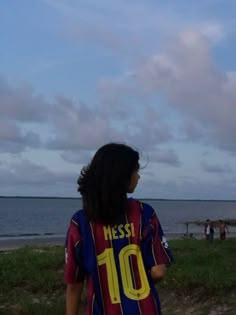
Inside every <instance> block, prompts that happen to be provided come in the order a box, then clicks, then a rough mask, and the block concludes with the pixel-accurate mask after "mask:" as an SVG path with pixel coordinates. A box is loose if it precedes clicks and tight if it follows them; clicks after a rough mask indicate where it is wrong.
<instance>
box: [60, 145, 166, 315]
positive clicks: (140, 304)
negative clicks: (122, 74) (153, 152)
mask: <svg viewBox="0 0 236 315" xmlns="http://www.w3.org/2000/svg"><path fill="white" fill-rule="evenodd" d="M139 178H140V176H139V153H138V152H137V151H135V150H134V149H132V148H131V147H129V146H127V145H125V144H118V143H110V144H106V145H104V146H102V147H101V148H100V149H99V150H98V151H97V152H96V153H95V155H94V157H93V159H92V161H91V163H90V164H88V165H87V166H86V167H84V168H83V169H82V171H81V174H80V177H79V179H78V191H79V192H80V193H81V195H82V201H83V209H81V210H79V211H78V212H76V213H75V214H74V216H73V217H72V220H71V222H70V226H69V229H68V232H67V238H66V248H65V249H66V265H65V274H64V278H65V283H66V284H67V290H66V315H78V310H79V308H80V307H81V292H82V289H83V284H84V282H85V283H86V286H87V288H86V298H87V302H86V310H85V314H91V315H92V314H94V315H95V314H116V315H118V314H120V315H122V314H130V315H132V314H133V315H134V314H153V315H157V314H158V315H160V314H161V308H160V301H159V298H158V295H157V292H156V288H155V283H156V282H158V281H160V280H161V279H162V278H163V277H164V275H165V273H166V269H167V267H168V266H169V265H170V264H171V262H172V255H171V252H170V249H169V247H168V243H167V241H166V239H165V237H164V234H163V231H162V227H161V224H160V222H159V220H158V218H157V216H156V214H155V211H154V209H153V208H152V207H151V206H150V205H148V204H146V203H142V202H140V201H138V200H136V199H132V198H127V193H133V192H134V190H135V188H136V186H137V184H138V180H139Z"/></svg>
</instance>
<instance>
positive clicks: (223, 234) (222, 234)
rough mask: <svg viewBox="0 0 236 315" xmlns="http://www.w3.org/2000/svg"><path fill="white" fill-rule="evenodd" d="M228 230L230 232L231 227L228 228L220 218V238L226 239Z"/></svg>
mask: <svg viewBox="0 0 236 315" xmlns="http://www.w3.org/2000/svg"><path fill="white" fill-rule="evenodd" d="M226 231H227V232H228V233H229V229H228V227H227V225H226V223H225V222H224V221H223V220H219V233H220V239H221V240H225V238H226Z"/></svg>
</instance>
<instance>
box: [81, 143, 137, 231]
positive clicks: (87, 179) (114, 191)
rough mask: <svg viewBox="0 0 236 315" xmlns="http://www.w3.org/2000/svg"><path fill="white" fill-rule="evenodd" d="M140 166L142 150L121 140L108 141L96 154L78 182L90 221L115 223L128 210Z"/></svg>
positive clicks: (83, 170)
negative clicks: (136, 173) (131, 183)
mask: <svg viewBox="0 0 236 315" xmlns="http://www.w3.org/2000/svg"><path fill="white" fill-rule="evenodd" d="M138 169H139V153H138V152H137V151H135V150H134V149H132V148H131V147H129V146H127V145H125V144H121V143H108V144H106V145H104V146H102V147H101V148H100V149H98V151H97V152H96V153H95V155H94V157H93V159H92V161H91V163H90V164H88V165H87V166H85V167H84V168H83V169H82V171H81V174H80V177H79V179H78V181H77V183H78V191H79V192H80V193H81V196H82V200H83V208H84V209H85V212H86V215H87V217H88V219H89V221H91V222H97V223H102V224H106V225H107V224H110V225H114V224H117V223H119V220H120V218H121V217H122V214H124V213H127V211H128V203H127V190H128V187H129V184H130V180H131V175H132V174H133V172H134V171H136V170H138Z"/></svg>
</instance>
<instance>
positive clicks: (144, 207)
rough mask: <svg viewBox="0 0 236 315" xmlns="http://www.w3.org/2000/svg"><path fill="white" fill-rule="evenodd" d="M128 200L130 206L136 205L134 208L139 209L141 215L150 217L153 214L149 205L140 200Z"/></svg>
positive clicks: (153, 211)
mask: <svg viewBox="0 0 236 315" xmlns="http://www.w3.org/2000/svg"><path fill="white" fill-rule="evenodd" d="M128 200H129V202H130V203H131V204H132V203H133V204H136V206H138V207H139V208H140V209H141V211H142V213H143V215H145V216H147V217H151V216H153V214H154V213H155V210H154V209H153V207H152V206H151V205H150V204H148V203H146V202H143V201H142V200H141V199H134V198H129V199H128Z"/></svg>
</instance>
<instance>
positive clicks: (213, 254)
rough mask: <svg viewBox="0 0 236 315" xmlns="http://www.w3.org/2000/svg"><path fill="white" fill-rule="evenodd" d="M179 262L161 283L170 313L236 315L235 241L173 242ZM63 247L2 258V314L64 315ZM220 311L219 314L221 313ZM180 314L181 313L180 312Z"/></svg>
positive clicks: (166, 310)
mask: <svg viewBox="0 0 236 315" xmlns="http://www.w3.org/2000/svg"><path fill="white" fill-rule="evenodd" d="M170 246H171V248H172V251H173V254H174V257H175V263H174V264H173V266H172V267H171V268H170V269H169V270H168V273H167V276H166V277H165V279H164V280H163V281H162V282H161V283H160V284H159V285H158V290H159V292H160V296H161V301H162V305H163V313H164V314H168V315H172V314H173V315H175V314H176V315H177V314H182V315H183V314H186V315H188V314H191V309H190V308H193V307H195V309H194V310H195V311H194V313H192V314H196V315H197V314H199V315H202V314H203V315H204V314H206V315H208V314H210V309H212V308H214V309H215V310H216V313H212V314H228V315H230V314H236V302H235V301H236V298H235V295H236V250H235V249H236V239H227V240H226V241H224V242H220V241H218V240H215V241H214V242H213V243H209V242H206V241H202V240H201V241H200V240H176V241H171V242H170ZM63 264H64V249H63V248H62V247H57V246H55V247H46V248H30V247H26V248H22V249H18V250H15V251H11V252H7V253H2V254H1V255H0V315H49V314H50V315H61V314H64V313H65V312H64V305H65V298H64V292H65V285H64V284H63ZM217 308H218V309H219V312H218V313H217ZM178 311H179V313H178Z"/></svg>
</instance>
